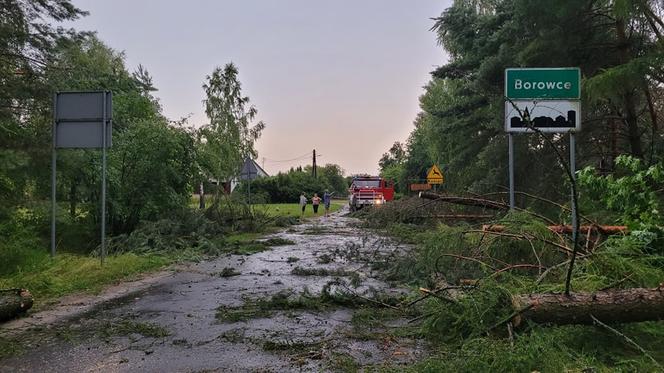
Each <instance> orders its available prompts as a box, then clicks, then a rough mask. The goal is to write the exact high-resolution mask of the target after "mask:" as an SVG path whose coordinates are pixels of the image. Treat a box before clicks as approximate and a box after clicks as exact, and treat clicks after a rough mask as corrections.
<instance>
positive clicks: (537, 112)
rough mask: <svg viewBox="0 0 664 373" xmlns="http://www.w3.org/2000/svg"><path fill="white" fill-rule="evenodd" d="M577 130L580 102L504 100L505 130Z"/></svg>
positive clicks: (579, 119) (579, 123) (579, 117)
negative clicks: (530, 125) (530, 126)
mask: <svg viewBox="0 0 664 373" xmlns="http://www.w3.org/2000/svg"><path fill="white" fill-rule="evenodd" d="M528 121H530V123H531V124H532V127H534V128H536V129H538V130H540V131H542V132H558V133H560V132H578V131H579V130H581V102H580V101H570V100H546V101H526V100H518V101H506V102H505V130H506V131H507V132H533V131H532V129H531V128H529V124H528Z"/></svg>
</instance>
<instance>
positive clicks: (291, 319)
mask: <svg viewBox="0 0 664 373" xmlns="http://www.w3.org/2000/svg"><path fill="white" fill-rule="evenodd" d="M355 224H356V221H355V220H354V219H351V218H346V217H343V216H340V215H339V214H335V215H332V216H330V217H327V218H320V219H318V220H316V221H310V222H308V223H306V224H301V225H298V226H294V227H291V228H289V229H288V230H286V231H283V232H281V233H278V234H275V235H272V236H270V237H272V238H280V239H284V240H289V241H292V242H293V244H290V245H284V246H275V247H272V248H271V249H270V250H268V251H263V252H259V253H256V254H253V255H248V256H242V255H227V256H223V257H220V258H217V259H215V260H212V261H207V262H201V263H195V264H193V263H192V264H189V265H186V266H183V267H182V268H181V269H180V270H179V271H178V272H175V273H174V274H173V275H172V276H170V277H167V278H166V279H164V280H162V281H160V282H159V283H158V284H157V285H155V286H153V287H152V288H150V289H149V290H147V291H144V292H141V293H139V294H132V295H131V296H128V297H125V298H122V299H118V300H116V301H113V302H109V303H106V304H104V305H102V306H100V307H98V308H96V309H95V310H93V311H91V312H90V313H87V314H85V315H83V316H82V317H80V318H78V319H76V320H72V321H70V322H68V323H67V324H66V325H61V326H58V327H57V328H59V330H62V331H64V333H65V334H67V333H69V337H68V338H55V339H52V340H50V341H49V342H48V343H47V344H46V345H44V344H41V345H34V346H33V347H32V348H30V349H29V351H28V352H27V353H25V354H24V355H23V356H20V357H14V358H10V359H6V360H5V361H3V362H2V363H3V364H2V367H0V370H2V371H5V370H6V369H8V370H7V371H14V372H15V371H34V370H35V369H37V370H42V371H43V370H52V371H97V370H103V371H136V370H138V371H155V372H157V371H158V372H163V371H201V370H211V371H215V370H223V371H247V370H250V371H251V370H257V371H275V372H277V371H278V372H281V371H288V370H314V371H320V370H330V369H336V368H339V367H345V368H348V369H350V368H353V367H361V366H365V365H377V364H378V365H380V364H388V365H394V364H399V363H403V362H409V361H413V360H414V359H416V358H417V357H418V356H419V355H420V354H421V353H423V351H424V346H423V345H422V342H420V341H416V340H413V339H409V338H406V337H395V336H394V333H388V332H386V330H385V326H384V325H381V323H380V322H379V321H380V320H378V321H376V320H375V318H374V315H378V314H381V313H387V314H389V312H390V309H389V308H387V309H386V310H385V312H383V311H380V312H378V311H377V310H378V308H376V307H375V305H373V308H372V303H371V302H372V301H371V300H370V299H372V298H374V297H375V296H376V295H380V297H381V299H395V298H399V297H402V296H403V295H404V294H406V292H407V290H406V289H395V288H393V287H391V286H389V285H388V284H386V283H385V282H383V281H381V280H380V279H379V277H380V276H379V272H377V271H375V270H374V269H372V266H371V265H370V262H369V261H370V260H371V261H380V260H390V258H392V257H393V256H394V255H396V254H399V253H403V252H404V251H405V250H407V249H408V248H407V247H405V246H400V245H398V244H396V243H394V242H393V241H391V240H387V239H385V238H382V237H378V236H376V235H374V234H372V233H369V232H366V231H364V230H361V229H358V228H355V227H353V225H355ZM284 242H287V241H284ZM296 268H299V270H296ZM294 270H295V271H294ZM331 282H332V284H330V283H331ZM338 291H341V293H338ZM279 294H290V295H291V296H290V297H288V298H287V300H284V299H281V298H279V297H278V295H279ZM325 294H332V296H328V297H327V298H323V296H322V295H325ZM335 294H342V295H343V294H345V295H346V298H344V299H343V301H344V302H346V303H343V302H340V298H338V297H337V298H335ZM348 294H353V295H355V294H356V295H359V297H356V298H355V299H356V300H357V301H356V302H355V303H348ZM298 297H299V298H298ZM277 301H279V302H281V303H276V302H277ZM261 302H262V303H261ZM269 302H273V303H269ZM284 302H285V303H284ZM277 304H278V306H277ZM266 305H267V306H266ZM271 305H274V309H270V307H271ZM251 307H253V308H251ZM261 307H263V308H261ZM229 310H230V311H232V312H237V314H238V317H235V318H232V319H230V318H224V317H221V318H219V317H218V314H219V313H220V312H224V311H229ZM242 312H244V314H243V313H242ZM354 315H355V316H354ZM360 316H361V317H366V319H362V318H361V317H360ZM388 316H389V315H388ZM391 317H392V320H391V321H389V322H388V323H390V324H392V325H394V324H396V323H399V322H401V323H402V324H403V319H404V315H400V314H398V313H397V312H393V315H391ZM386 319H390V317H387V318H386ZM57 328H56V329H57ZM83 330H85V331H86V333H83V332H82V331H83ZM61 333H62V332H61Z"/></svg>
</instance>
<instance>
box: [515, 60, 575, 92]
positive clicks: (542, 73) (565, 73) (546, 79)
mask: <svg viewBox="0 0 664 373" xmlns="http://www.w3.org/2000/svg"><path fill="white" fill-rule="evenodd" d="M505 96H506V97H507V98H509V99H512V100H519V99H546V100H565V99H568V100H579V99H580V98H581V70H580V69H579V68H578V67H558V68H522V69H517V68H513V69H505Z"/></svg>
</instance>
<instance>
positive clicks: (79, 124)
mask: <svg viewBox="0 0 664 373" xmlns="http://www.w3.org/2000/svg"><path fill="white" fill-rule="evenodd" d="M112 116H113V93H112V92H109V91H92V92H57V93H56V94H55V95H54V97H53V129H52V131H53V133H52V135H53V145H52V152H53V154H52V160H51V172H52V174H51V202H52V216H51V256H55V251H56V242H55V239H56V237H55V233H56V230H55V219H56V211H57V203H56V202H57V201H56V185H57V184H56V156H57V154H56V149H57V148H101V149H102V166H101V167H102V175H101V263H102V264H103V263H104V257H105V256H106V148H108V147H110V146H111V143H112V132H113V121H112Z"/></svg>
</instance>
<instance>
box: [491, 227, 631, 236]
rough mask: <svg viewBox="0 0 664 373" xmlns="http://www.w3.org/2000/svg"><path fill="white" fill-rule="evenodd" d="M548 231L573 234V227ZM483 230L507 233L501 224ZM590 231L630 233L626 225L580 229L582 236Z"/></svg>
mask: <svg viewBox="0 0 664 373" xmlns="http://www.w3.org/2000/svg"><path fill="white" fill-rule="evenodd" d="M547 229H549V230H550V231H551V232H554V233H572V226H571V225H549V226H547ZM482 230H483V231H488V232H503V231H505V226H504V225H500V224H485V225H482ZM588 231H590V232H599V233H601V234H605V235H612V234H627V233H629V230H628V228H627V227H626V226H624V225H582V226H580V227H579V232H580V233H582V234H588Z"/></svg>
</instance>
